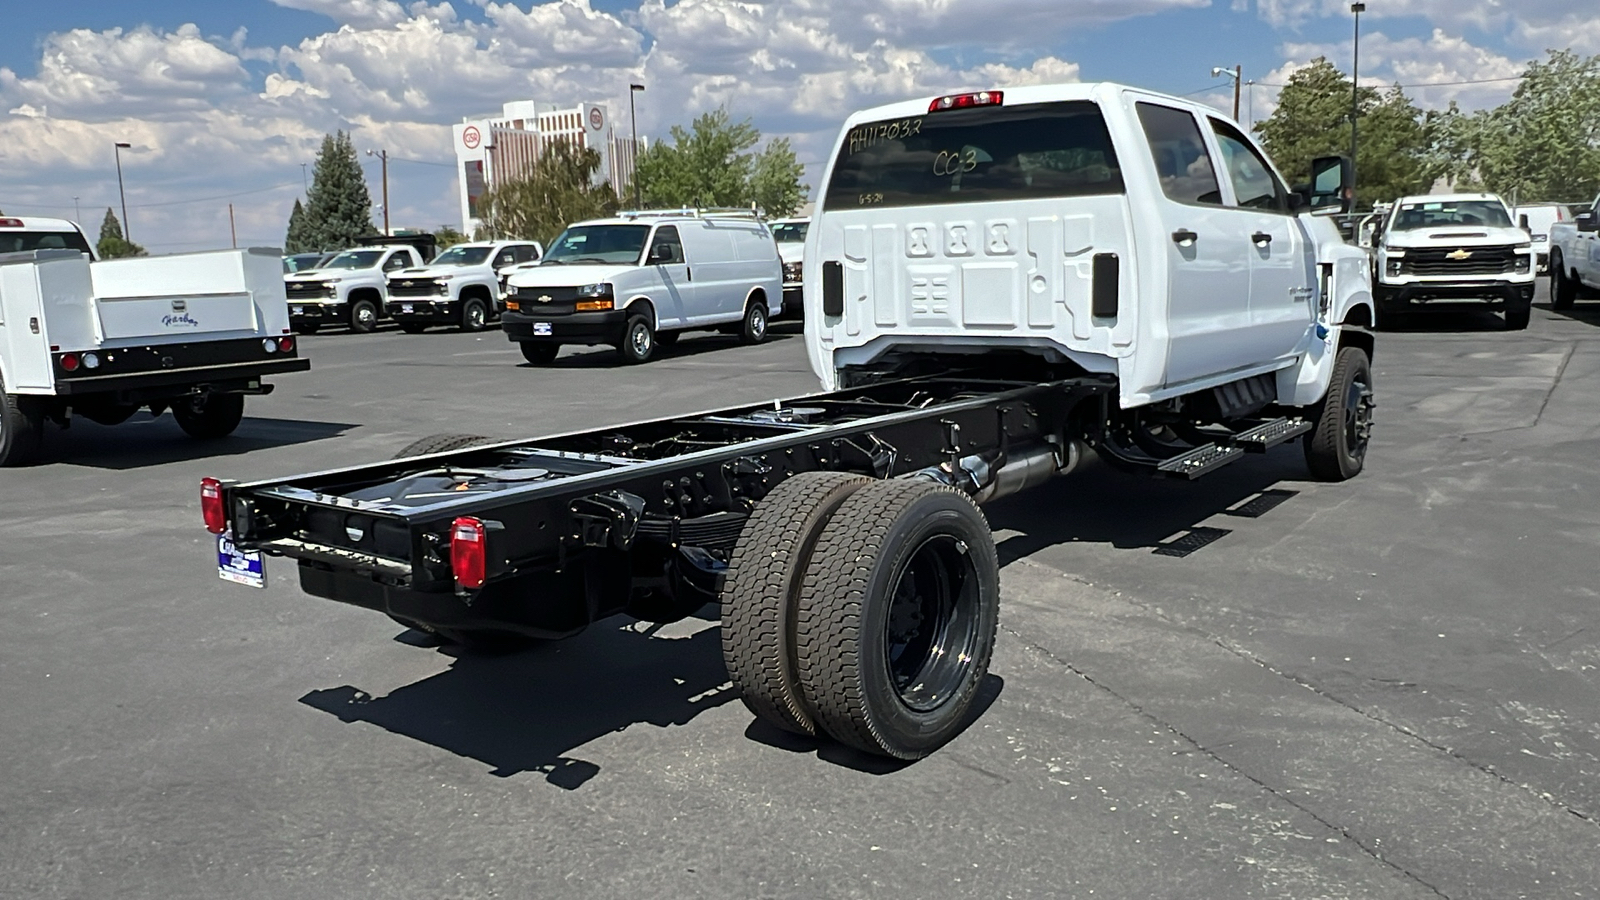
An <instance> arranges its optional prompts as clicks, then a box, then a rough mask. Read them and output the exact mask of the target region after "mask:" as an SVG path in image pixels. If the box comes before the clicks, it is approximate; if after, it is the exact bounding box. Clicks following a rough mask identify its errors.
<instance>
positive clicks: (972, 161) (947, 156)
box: [933, 147, 978, 175]
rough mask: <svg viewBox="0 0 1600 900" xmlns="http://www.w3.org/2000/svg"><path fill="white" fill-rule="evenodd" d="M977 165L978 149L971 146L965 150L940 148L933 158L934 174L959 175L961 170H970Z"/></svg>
mask: <svg viewBox="0 0 1600 900" xmlns="http://www.w3.org/2000/svg"><path fill="white" fill-rule="evenodd" d="M977 167H978V151H976V150H974V149H972V148H971V147H968V148H967V149H965V150H940V151H939V153H938V155H936V156H935V157H934V158H933V174H935V175H960V174H961V173H962V172H971V171H972V170H973V169H976V168H977Z"/></svg>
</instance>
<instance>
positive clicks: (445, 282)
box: [433, 278, 450, 297]
mask: <svg viewBox="0 0 1600 900" xmlns="http://www.w3.org/2000/svg"><path fill="white" fill-rule="evenodd" d="M433 286H434V288H435V289H436V290H437V291H438V292H439V296H441V297H448V296H450V279H448V278H441V279H439V280H437V281H435V282H434V283H433Z"/></svg>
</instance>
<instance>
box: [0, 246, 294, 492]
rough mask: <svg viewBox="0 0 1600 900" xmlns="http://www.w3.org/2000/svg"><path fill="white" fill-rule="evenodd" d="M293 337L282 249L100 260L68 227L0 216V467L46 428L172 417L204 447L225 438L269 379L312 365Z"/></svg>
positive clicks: (29, 451)
mask: <svg viewBox="0 0 1600 900" xmlns="http://www.w3.org/2000/svg"><path fill="white" fill-rule="evenodd" d="M310 366H311V362H310V360H306V359H302V358H300V357H299V353H298V348H297V347H296V346H295V339H294V337H293V336H292V335H291V334H290V330H289V315H288V309H287V307H286V305H285V301H284V295H283V272H282V261H281V259H280V258H279V251H277V250H275V249H252V250H218V251H211V252H204V253H184V254H178V255H174V256H161V257H154V258H139V259H115V260H103V261H95V260H94V254H93V251H91V250H90V248H89V242H88V240H87V239H86V238H85V237H84V235H83V232H82V231H80V230H79V229H78V227H77V226H76V225H74V224H73V223H71V222H68V221H65V220H62V219H40V218H24V219H17V218H0V466H16V465H23V464H26V463H28V462H30V461H32V460H33V459H34V457H35V456H36V455H37V453H38V451H39V449H40V445H41V443H42V440H43V435H44V426H45V423H46V422H47V421H53V422H55V423H56V424H58V425H60V426H61V427H67V426H68V425H70V424H71V422H72V419H73V417H75V416H81V417H83V418H85V419H88V420H90V421H92V422H98V423H100V424H102V425H116V424H120V423H122V422H124V421H126V420H127V419H128V418H129V417H131V416H132V415H133V414H134V413H135V412H137V411H138V410H139V409H141V408H147V409H149V410H150V412H151V413H152V414H154V415H160V414H161V413H162V412H163V411H165V410H171V411H172V415H173V417H174V418H175V419H177V422H178V425H179V427H181V428H182V429H183V430H184V431H185V432H187V433H188V434H190V435H192V436H194V437H197V438H219V437H223V436H226V435H228V434H231V433H232V432H233V430H234V429H235V428H237V427H238V425H239V422H240V419H241V418H242V417H243V415H244V397H245V395H246V394H266V393H270V392H271V390H272V386H271V385H268V384H263V383H262V380H261V379H262V377H263V376H266V375H271V374H278V373H282V372H296V371H301V370H304V369H307V368H310Z"/></svg>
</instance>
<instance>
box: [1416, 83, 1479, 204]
mask: <svg viewBox="0 0 1600 900" xmlns="http://www.w3.org/2000/svg"><path fill="white" fill-rule="evenodd" d="M1482 122H1483V117H1482V116H1469V115H1467V114H1466V113H1463V112H1462V111H1461V107H1459V106H1457V105H1456V102H1455V101H1454V100H1451V101H1450V105H1449V106H1448V107H1446V108H1444V109H1442V110H1435V109H1430V110H1428V111H1427V112H1426V113H1425V114H1423V117H1422V131H1423V134H1424V135H1425V136H1426V139H1427V145H1428V146H1427V149H1426V150H1424V151H1423V155H1422V163H1423V171H1424V172H1426V173H1427V177H1428V181H1429V183H1430V184H1431V183H1433V182H1437V181H1441V180H1442V181H1444V182H1445V184H1446V185H1448V186H1449V188H1450V189H1451V190H1480V189H1482V188H1483V184H1482V183H1481V182H1480V181H1479V180H1478V174H1477V170H1476V168H1475V166H1476V162H1475V159H1474V156H1475V150H1474V148H1475V147H1476V145H1477V143H1478V131H1479V129H1480V128H1481V127H1482Z"/></svg>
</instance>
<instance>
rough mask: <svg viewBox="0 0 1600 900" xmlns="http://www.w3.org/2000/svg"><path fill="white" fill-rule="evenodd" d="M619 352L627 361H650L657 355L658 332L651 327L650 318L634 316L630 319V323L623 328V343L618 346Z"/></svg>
mask: <svg viewBox="0 0 1600 900" xmlns="http://www.w3.org/2000/svg"><path fill="white" fill-rule="evenodd" d="M617 353H618V354H620V355H621V356H622V361H623V362H625V363H642V362H649V361H650V357H652V356H655V355H656V333H655V330H654V329H652V328H651V327H650V320H649V319H646V318H645V317H644V316H633V317H631V318H629V319H628V324H627V326H626V327H625V328H623V330H622V344H621V345H619V346H618V347H617Z"/></svg>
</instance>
